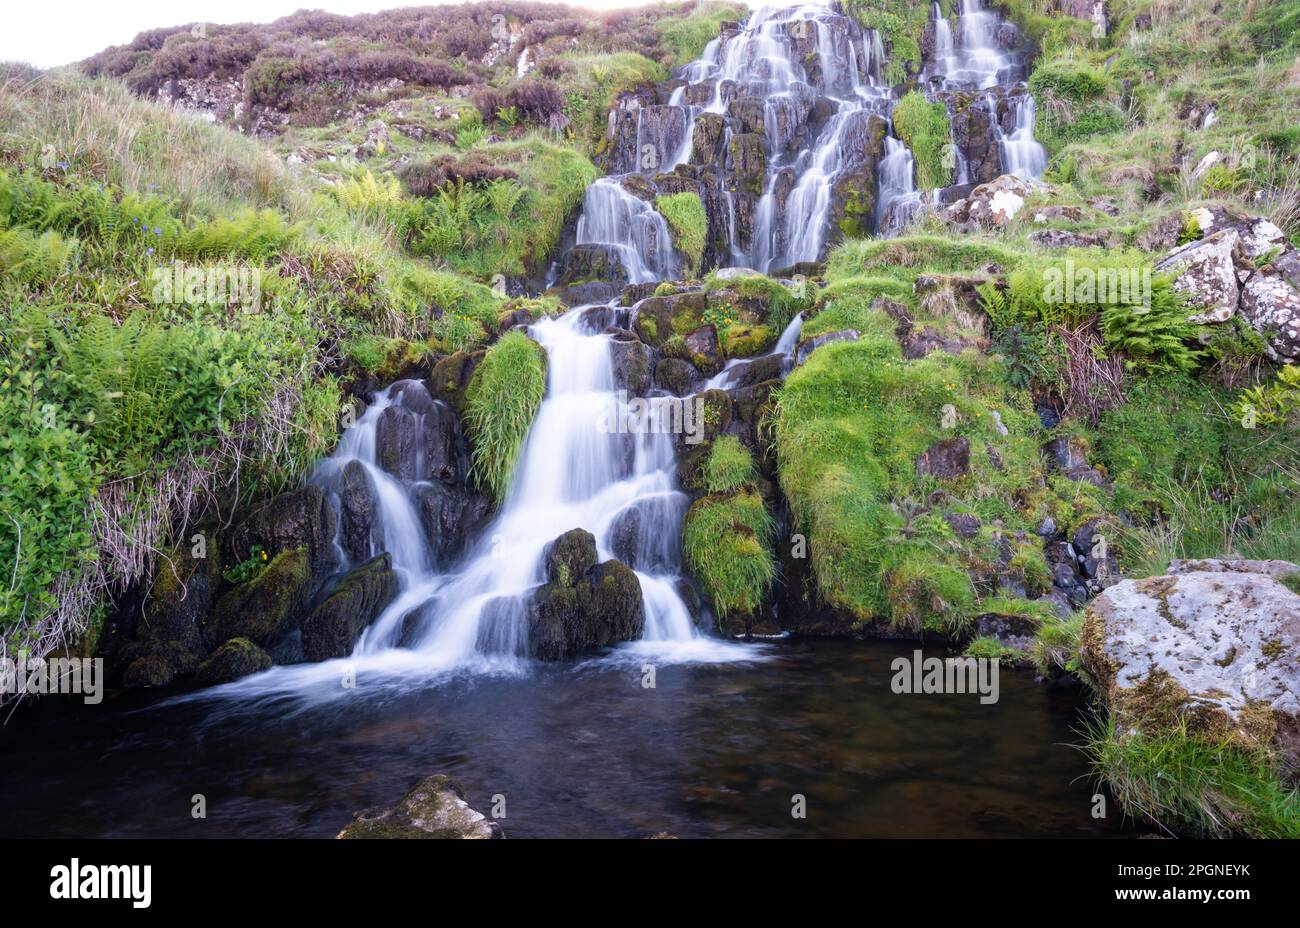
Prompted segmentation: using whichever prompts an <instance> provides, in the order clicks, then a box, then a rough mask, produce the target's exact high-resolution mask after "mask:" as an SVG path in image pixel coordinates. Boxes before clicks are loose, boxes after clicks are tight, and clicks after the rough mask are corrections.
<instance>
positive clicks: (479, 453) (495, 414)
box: [465, 331, 546, 504]
mask: <svg viewBox="0 0 1300 928" xmlns="http://www.w3.org/2000/svg"><path fill="white" fill-rule="evenodd" d="M545 392H546V353H545V352H544V351H543V350H542V349H541V347H540V346H538V345H537V343H536V342H534V341H533V340H532V339H530V338H529V337H528V336H526V335H524V334H523V333H522V332H518V331H512V332H508V333H506V335H504V336H503V337H502V338H501V340H500V341H498V342H497V343H496V344H495V345H493V346H492V347H491V348H490V349H489V350H488V353H487V356H486V357H485V358H484V359H483V363H482V364H480V365H479V366H478V367H477V368H476V369H475V370H474V376H473V378H472V379H471V380H470V384H469V389H468V390H467V391H466V394H465V421H466V424H467V425H468V429H469V437H470V440H471V442H472V443H473V447H474V467H473V475H474V478H475V480H477V481H478V483H479V485H480V486H482V487H483V488H484V489H486V490H487V491H488V492H489V493H490V494H491V495H492V496H493V498H494V499H495V500H496V501H497V503H498V504H499V503H501V502H502V501H503V500H504V499H505V495H506V491H507V490H508V489H509V488H510V480H511V477H512V476H513V474H514V469H515V462H516V461H517V460H518V458H519V452H520V450H521V449H522V448H523V445H524V439H525V437H527V435H528V429H529V428H530V427H531V426H532V423H533V416H534V415H536V414H537V408H538V407H539V406H540V405H541V403H542V395H543V394H544V393H545Z"/></svg>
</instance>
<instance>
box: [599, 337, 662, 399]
mask: <svg viewBox="0 0 1300 928" xmlns="http://www.w3.org/2000/svg"><path fill="white" fill-rule="evenodd" d="M610 334H611V335H612V336H613V337H612V338H611V339H610V343H609V353H610V360H611V362H612V364H613V368H614V389H616V390H626V391H627V393H628V394H629V395H630V396H645V395H646V393H648V392H649V391H650V387H651V386H652V384H653V381H654V377H653V375H652V366H651V365H652V363H653V360H654V352H653V351H652V350H651V348H650V346H648V345H646V344H645V343H644V342H642V341H641V340H640V339H638V338H637V337H636V336H635V335H634V334H632V333H631V332H627V331H623V330H619V329H614V330H612V331H611V333H610Z"/></svg>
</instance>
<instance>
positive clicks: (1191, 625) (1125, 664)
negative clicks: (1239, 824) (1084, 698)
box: [1081, 561, 1300, 771]
mask: <svg viewBox="0 0 1300 928" xmlns="http://www.w3.org/2000/svg"><path fill="white" fill-rule="evenodd" d="M1228 565H1231V566H1228ZM1197 566H1206V567H1209V568H1210V569H1207V570H1197V569H1193V568H1195V567H1197ZM1290 566H1291V568H1292V571H1293V572H1294V573H1295V574H1296V575H1300V566H1296V565H1290ZM1179 570H1180V572H1179V573H1176V574H1168V575H1165V576H1159V577H1149V578H1147V579H1145V580H1125V581H1123V582H1121V583H1118V584H1116V585H1115V586H1112V587H1111V588H1110V589H1108V590H1106V591H1105V592H1104V593H1102V594H1101V595H1100V596H1098V597H1097V598H1096V599H1095V600H1093V602H1092V603H1091V605H1090V606H1089V607H1088V612H1087V615H1086V618H1085V619H1084V626H1083V634H1082V652H1081V654H1082V660H1083V666H1084V667H1085V669H1087V670H1088V672H1089V673H1091V674H1092V675H1093V677H1094V679H1095V680H1096V681H1097V684H1098V687H1099V691H1100V693H1101V695H1102V698H1103V700H1104V701H1105V703H1106V705H1107V707H1108V708H1109V709H1110V711H1111V713H1112V714H1113V715H1114V717H1115V719H1116V721H1117V723H1118V724H1119V725H1120V726H1121V728H1122V729H1123V728H1129V727H1131V728H1137V729H1141V730H1146V731H1158V730H1168V729H1170V728H1172V727H1174V726H1177V725H1179V724H1182V723H1186V724H1187V726H1188V728H1189V730H1190V731H1192V732H1193V733H1196V734H1203V735H1205V736H1208V737H1211V738H1215V739H1220V738H1227V739H1229V740H1232V741H1235V742H1238V743H1240V744H1243V745H1246V746H1261V745H1262V746H1271V747H1275V748H1277V749H1278V750H1279V751H1280V752H1281V756H1282V759H1283V765H1284V767H1285V768H1286V769H1288V770H1290V771H1295V770H1300V595H1297V594H1296V593H1294V592H1292V591H1291V590H1290V589H1288V588H1287V587H1286V586H1284V585H1283V584H1282V583H1280V582H1279V581H1278V580H1277V579H1274V577H1275V576H1276V575H1278V574H1279V573H1280V572H1281V571H1283V570H1285V568H1284V567H1281V566H1279V565H1278V562H1263V563H1260V562H1250V561H1235V562H1200V563H1198V562H1184V563H1181V564H1180V565H1179Z"/></svg>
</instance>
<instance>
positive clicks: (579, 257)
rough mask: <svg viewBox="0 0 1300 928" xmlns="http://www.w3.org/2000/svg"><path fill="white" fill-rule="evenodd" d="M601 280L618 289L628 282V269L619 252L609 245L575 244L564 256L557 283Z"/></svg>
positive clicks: (568, 283) (569, 283) (567, 283)
mask: <svg viewBox="0 0 1300 928" xmlns="http://www.w3.org/2000/svg"><path fill="white" fill-rule="evenodd" d="M590 281H601V282H603V283H607V284H610V285H611V286H613V287H614V288H615V289H616V290H617V289H619V288H621V287H623V286H624V285H626V284H627V282H628V280H627V270H626V268H624V267H623V262H622V261H620V260H619V257H618V254H617V252H616V251H615V250H614V249H613V247H611V246H607V245H574V246H573V247H572V248H570V249H569V251H568V253H567V254H566V255H565V256H564V268H563V270H562V271H561V272H560V277H559V280H558V281H557V283H558V284H559V285H560V286H564V287H572V286H574V285H575V284H581V283H587V282H590Z"/></svg>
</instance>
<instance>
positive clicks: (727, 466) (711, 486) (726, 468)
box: [703, 435, 754, 493]
mask: <svg viewBox="0 0 1300 928" xmlns="http://www.w3.org/2000/svg"><path fill="white" fill-rule="evenodd" d="M703 476H704V488H705V489H706V490H708V491H709V492H710V493H731V492H733V491H735V490H740V489H744V488H746V487H752V486H753V484H754V459H753V458H752V457H751V456H750V454H749V449H747V448H746V447H745V446H744V445H742V444H741V443H740V439H739V438H737V437H736V436H734V435H720V436H718V438H717V439H716V440H715V441H714V442H713V447H712V448H711V449H710V450H709V455H708V457H706V458H705V459H704V474H703Z"/></svg>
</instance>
